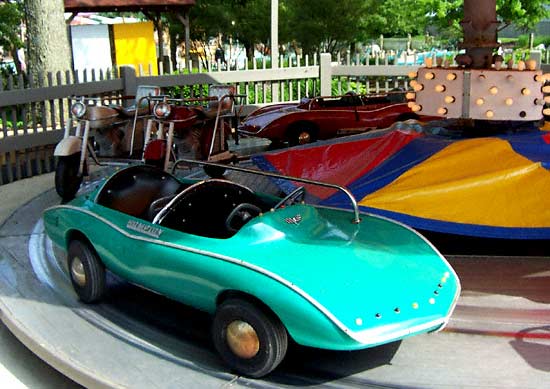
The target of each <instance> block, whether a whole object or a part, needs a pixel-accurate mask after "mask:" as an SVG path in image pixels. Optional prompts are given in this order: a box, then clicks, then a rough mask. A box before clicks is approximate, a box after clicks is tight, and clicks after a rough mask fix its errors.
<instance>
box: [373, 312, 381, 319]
mask: <svg viewBox="0 0 550 389" xmlns="http://www.w3.org/2000/svg"><path fill="white" fill-rule="evenodd" d="M374 317H376V318H377V319H380V318H382V315H381V314H379V313H377V314H376V315H374Z"/></svg>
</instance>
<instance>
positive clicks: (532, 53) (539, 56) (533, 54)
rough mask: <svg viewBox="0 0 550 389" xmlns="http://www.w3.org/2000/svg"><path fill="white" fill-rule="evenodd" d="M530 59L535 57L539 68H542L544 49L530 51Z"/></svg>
mask: <svg viewBox="0 0 550 389" xmlns="http://www.w3.org/2000/svg"><path fill="white" fill-rule="evenodd" d="M529 59H534V60H535V61H537V69H540V68H541V66H542V51H540V50H531V51H530V52H529Z"/></svg>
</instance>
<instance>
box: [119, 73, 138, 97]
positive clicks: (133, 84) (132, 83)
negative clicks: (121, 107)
mask: <svg viewBox="0 0 550 389" xmlns="http://www.w3.org/2000/svg"><path fill="white" fill-rule="evenodd" d="M120 78H121V79H122V85H123V86H122V95H123V96H134V95H135V94H136V92H137V77H136V70H135V69H134V68H133V67H131V66H121V67H120Z"/></svg>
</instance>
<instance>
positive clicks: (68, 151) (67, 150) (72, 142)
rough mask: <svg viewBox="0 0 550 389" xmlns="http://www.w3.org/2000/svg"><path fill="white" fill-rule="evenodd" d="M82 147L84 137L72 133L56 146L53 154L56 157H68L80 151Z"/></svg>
mask: <svg viewBox="0 0 550 389" xmlns="http://www.w3.org/2000/svg"><path fill="white" fill-rule="evenodd" d="M81 149H82V139H81V138H80V137H78V136H74V135H71V136H69V137H68V138H64V139H62V140H61V142H59V143H58V144H57V145H56V146H55V150H54V152H53V155H54V156H56V157H68V156H69V155H73V154H77V153H80V151H81Z"/></svg>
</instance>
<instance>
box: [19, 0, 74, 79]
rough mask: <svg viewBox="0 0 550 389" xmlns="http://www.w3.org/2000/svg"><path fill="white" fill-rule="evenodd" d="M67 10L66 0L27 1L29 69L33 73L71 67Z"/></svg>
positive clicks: (53, 71) (62, 69) (56, 70)
mask: <svg viewBox="0 0 550 389" xmlns="http://www.w3.org/2000/svg"><path fill="white" fill-rule="evenodd" d="M63 11H64V2H63V0H25V17H26V23H27V46H28V68H29V71H30V72H31V73H32V74H33V75H37V74H38V73H39V72H52V73H55V72H58V71H66V70H69V69H71V63H72V60H71V51H70V46H69V39H68V37H67V27H66V25H65V18H64V16H63Z"/></svg>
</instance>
